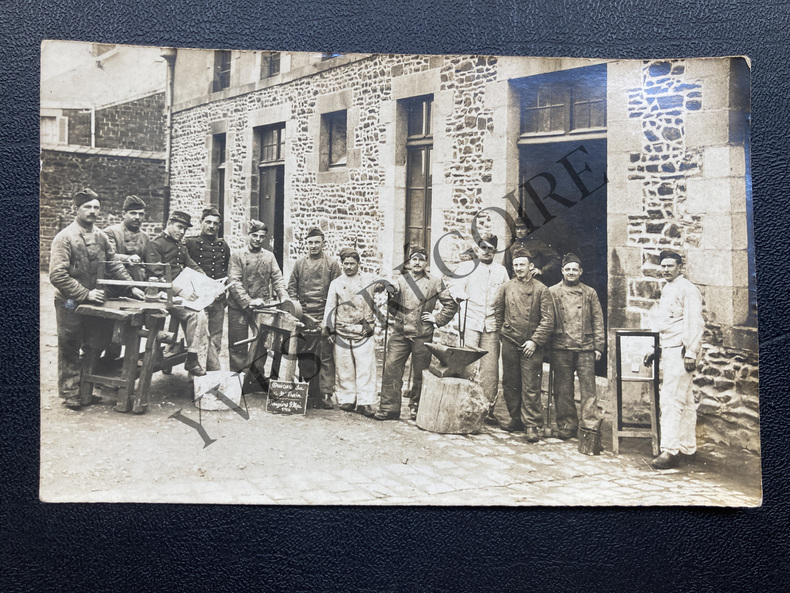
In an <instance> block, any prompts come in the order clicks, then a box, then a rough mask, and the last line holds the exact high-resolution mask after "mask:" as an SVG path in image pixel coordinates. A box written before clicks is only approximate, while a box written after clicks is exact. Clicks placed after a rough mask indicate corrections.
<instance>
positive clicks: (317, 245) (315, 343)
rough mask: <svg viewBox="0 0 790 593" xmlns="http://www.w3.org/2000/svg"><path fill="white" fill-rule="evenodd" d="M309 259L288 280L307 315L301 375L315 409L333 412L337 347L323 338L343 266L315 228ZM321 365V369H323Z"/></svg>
mask: <svg viewBox="0 0 790 593" xmlns="http://www.w3.org/2000/svg"><path fill="white" fill-rule="evenodd" d="M306 243H307V255H306V256H305V257H302V258H300V259H298V260H297V261H296V263H295V264H294V268H293V271H292V272H291V277H290V278H289V279H288V294H289V295H290V297H291V298H292V299H293V300H298V301H299V303H300V304H301V305H302V311H303V312H304V313H305V315H306V317H305V318H304V319H305V330H304V331H303V335H304V340H305V341H304V344H303V345H302V346H301V348H300V354H304V353H306V354H311V355H312V356H304V355H303V356H300V357H299V372H300V373H301V375H302V377H303V379H304V380H307V381H309V382H310V387H309V389H308V402H309V404H310V405H311V406H312V407H319V406H320V407H322V408H324V409H327V410H331V409H332V394H333V393H334V391H335V357H334V353H333V351H334V346H333V345H332V343H331V342H329V340H328V339H327V338H326V337H322V335H321V325H322V323H323V319H324V312H325V310H326V297H327V294H328V293H329V284H330V283H331V282H332V280H334V279H335V278H337V277H339V276H340V274H341V272H340V264H338V263H337V260H334V259H332V258H330V257H329V256H328V255H327V254H326V253H325V252H324V233H323V232H321V229H319V228H312V229H310V230H309V231H308V233H307V239H306ZM319 365H320V366H319Z"/></svg>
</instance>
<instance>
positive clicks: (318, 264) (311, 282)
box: [288, 253, 342, 321]
mask: <svg viewBox="0 0 790 593" xmlns="http://www.w3.org/2000/svg"><path fill="white" fill-rule="evenodd" d="M341 274H342V272H341V270H340V264H339V263H338V262H337V260H336V259H332V258H331V257H329V256H328V255H327V254H326V253H321V255H320V256H318V257H311V256H309V255H308V256H306V257H303V258H301V259H299V260H297V262H296V263H295V264H294V268H293V271H292V272H291V277H290V278H289V279H288V294H289V295H290V297H291V298H292V299H293V300H294V301H299V303H300V304H301V305H302V309H303V310H304V312H305V313H308V314H309V315H311V316H313V317H315V318H316V319H317V320H319V321H321V320H322V319H323V318H324V308H325V307H326V297H327V295H328V294H329V284H330V283H331V282H332V281H333V280H334V279H336V278H339V277H340V275H341Z"/></svg>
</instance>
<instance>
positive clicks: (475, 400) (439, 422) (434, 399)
mask: <svg viewBox="0 0 790 593" xmlns="http://www.w3.org/2000/svg"><path fill="white" fill-rule="evenodd" d="M489 403H490V402H489V401H488V400H487V399H486V397H485V395H484V394H483V389H482V388H481V387H480V385H478V384H477V383H473V382H472V381H470V380H468V379H459V378H457V377H443V378H439V377H437V376H436V375H434V374H433V373H431V372H430V371H427V370H426V371H424V372H423V374H422V393H421V394H420V407H419V409H418V410H417V426H419V427H420V428H422V429H423V430H429V431H431V432H439V433H444V434H470V433H475V432H479V431H480V428H481V427H482V425H483V420H484V419H485V416H486V414H487V413H488V407H489Z"/></svg>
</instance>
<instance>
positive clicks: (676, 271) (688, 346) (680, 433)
mask: <svg viewBox="0 0 790 593" xmlns="http://www.w3.org/2000/svg"><path fill="white" fill-rule="evenodd" d="M659 258H660V261H661V274H662V276H663V277H664V278H665V279H666V281H667V283H666V285H664V289H663V290H662V291H661V300H660V301H659V303H658V306H657V307H656V308H655V309H654V310H653V311H651V315H650V316H649V320H650V325H651V330H653V331H657V332H659V334H660V339H661V369H662V371H663V379H662V381H661V395H660V398H659V404H660V406H661V421H660V425H661V454H660V455H659V456H658V457H656V458H655V459H654V460H653V462H652V465H653V467H654V468H655V469H669V468H672V467H675V466H676V465H677V463H678V457H684V458H686V459H691V458H693V455H694V454H695V453H696V451H697V436H696V428H697V406H696V405H695V403H694V395H693V393H692V389H691V379H692V375H693V372H694V369H696V367H697V356H698V355H699V348H700V343H701V342H702V334H703V332H704V330H705V320H704V319H703V317H702V296H701V295H700V292H699V289H698V288H697V287H696V286H694V285H693V284H692V283H691V282H689V281H688V280H687V279H686V278H685V277H683V275H682V274H681V272H680V266H681V264H682V263H683V260H682V258H681V257H680V255H678V254H677V253H675V252H674V251H662V252H661V254H660V256H659ZM651 359H652V356H648V357H646V358H645V364H646V365H648V366H649V365H650V364H651Z"/></svg>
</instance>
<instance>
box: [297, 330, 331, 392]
mask: <svg viewBox="0 0 790 593" xmlns="http://www.w3.org/2000/svg"><path fill="white" fill-rule="evenodd" d="M303 337H304V342H302V340H299V342H300V347H299V374H300V375H301V376H302V380H303V381H309V387H308V390H307V393H308V398H309V399H311V400H313V401H317V400H318V399H320V397H321V395H322V394H324V393H326V394H332V393H333V392H334V391H335V356H334V350H335V347H334V346H333V345H332V343H331V342H330V341H329V340H328V339H327V338H326V337H323V336H321V333H320V332H316V331H310V332H304V333H303ZM310 355H312V356H310Z"/></svg>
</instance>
